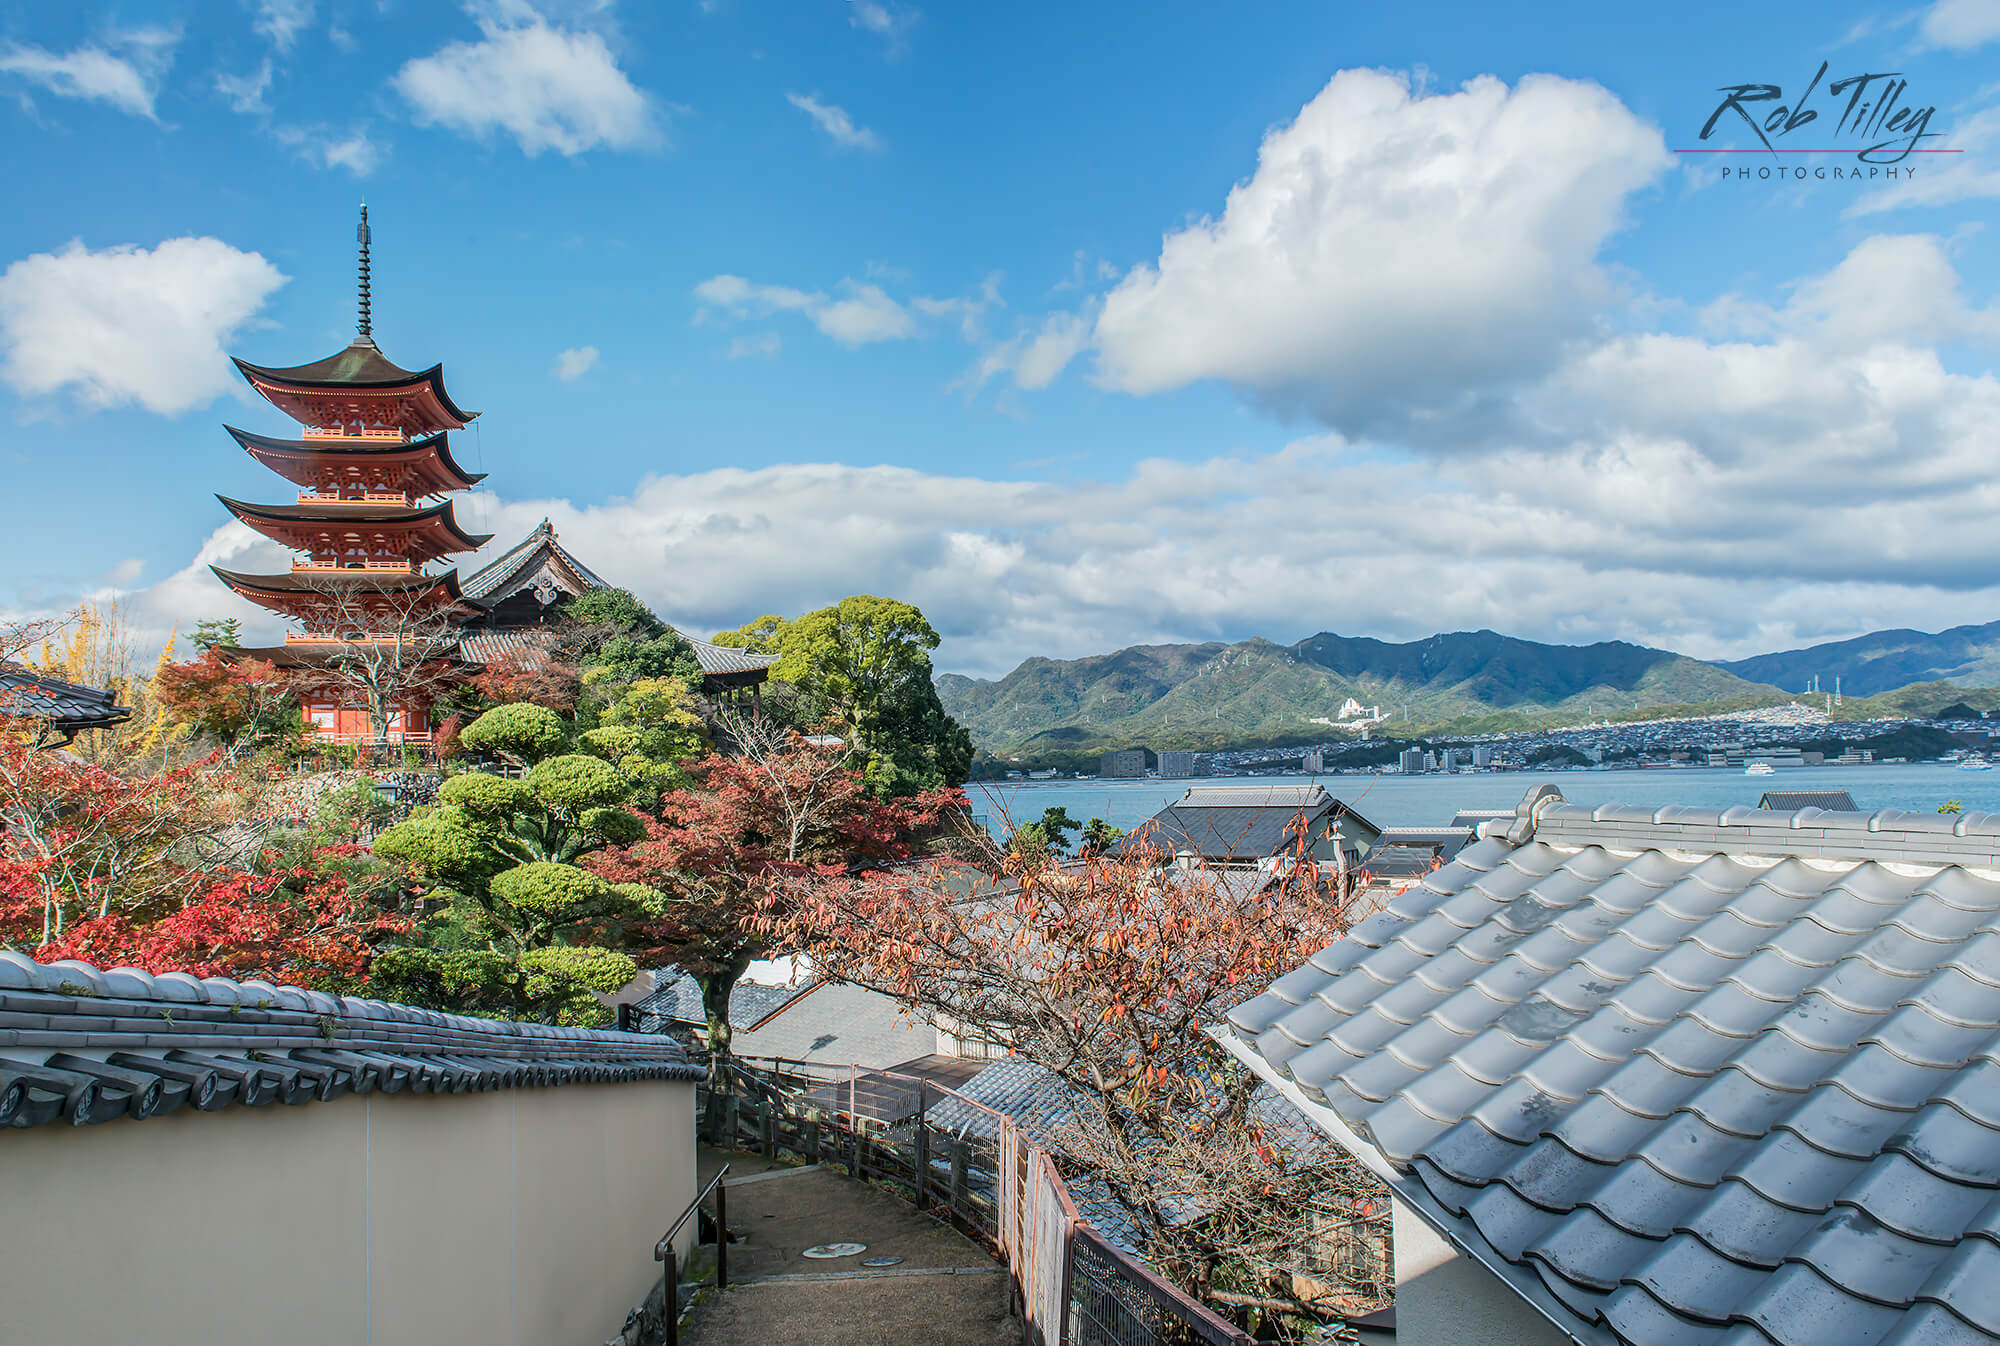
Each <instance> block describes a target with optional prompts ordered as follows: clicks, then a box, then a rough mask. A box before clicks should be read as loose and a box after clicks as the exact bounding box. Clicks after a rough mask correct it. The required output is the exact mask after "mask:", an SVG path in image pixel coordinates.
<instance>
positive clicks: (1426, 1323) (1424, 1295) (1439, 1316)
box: [1394, 1201, 1574, 1346]
mask: <svg viewBox="0 0 2000 1346" xmlns="http://www.w3.org/2000/svg"><path fill="white" fill-rule="evenodd" d="M1394 1220H1395V1225H1394V1238H1395V1252H1396V1337H1395V1341H1396V1346H1469V1343H1474V1342H1476V1343H1478V1346H1567V1344H1568V1343H1569V1342H1571V1341H1572V1340H1574V1339H1573V1338H1572V1337H1571V1336H1570V1335H1569V1334H1568V1333H1567V1332H1564V1331H1562V1330H1561V1329H1560V1328H1558V1327H1556V1325H1555V1324H1554V1323H1551V1322H1550V1321H1549V1320H1548V1319H1546V1318H1544V1317H1543V1316H1542V1315H1541V1314H1540V1313H1539V1312H1537V1311H1536V1310H1535V1309H1534V1308H1533V1307H1532V1306H1531V1305H1529V1303H1528V1302H1527V1301H1526V1300H1524V1299H1522V1298H1521V1296H1520V1295H1518V1294H1516V1293H1515V1292H1514V1289H1513V1287H1511V1286H1509V1285H1508V1284H1507V1283H1506V1282H1504V1281H1502V1280H1501V1279H1500V1278H1499V1277H1498V1276H1495V1275H1494V1274H1493V1273H1492V1272H1490V1271H1488V1270H1487V1269H1486V1268H1485V1267H1483V1266H1481V1265H1479V1263H1477V1262H1475V1261H1473V1260H1472V1259H1471V1258H1469V1257H1466V1256H1464V1255H1462V1254H1460V1253H1459V1252H1458V1251H1457V1250H1456V1249H1454V1248H1453V1247H1452V1246H1451V1244H1449V1243H1447V1242H1446V1241H1445V1240H1444V1238H1443V1237H1441V1236H1440V1235H1439V1234H1438V1233H1437V1231H1436V1230H1434V1229H1432V1228H1431V1227H1430V1226H1429V1225H1427V1224H1425V1223H1424V1222H1423V1220H1422V1218H1421V1217H1419V1216H1418V1215H1417V1213H1416V1212H1415V1211H1412V1210H1411V1209H1410V1208H1409V1207H1408V1206H1406V1205H1404V1204H1403V1203H1402V1202H1401V1201H1398V1202H1396V1203H1394Z"/></svg>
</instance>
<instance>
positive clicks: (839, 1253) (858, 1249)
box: [799, 1243, 868, 1257]
mask: <svg viewBox="0 0 2000 1346" xmlns="http://www.w3.org/2000/svg"><path fill="white" fill-rule="evenodd" d="M867 1251H868V1245H867V1244H865V1243H822V1244H819V1245H817V1246H816V1247H812V1248H808V1249H806V1250H805V1251H804V1252H803V1253H800V1254H799V1256H801V1257H852V1256H854V1254H856V1253H865V1252H867Z"/></svg>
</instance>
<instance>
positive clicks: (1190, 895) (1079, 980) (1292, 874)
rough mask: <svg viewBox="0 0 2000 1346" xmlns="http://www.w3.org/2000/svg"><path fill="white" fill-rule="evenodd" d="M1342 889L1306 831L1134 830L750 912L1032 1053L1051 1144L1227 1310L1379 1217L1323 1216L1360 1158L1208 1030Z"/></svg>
mask: <svg viewBox="0 0 2000 1346" xmlns="http://www.w3.org/2000/svg"><path fill="white" fill-rule="evenodd" d="M1302 834H1303V829H1301V835H1302ZM1342 892H1343V889H1342V885H1341V884H1340V883H1339V882H1338V876H1336V875H1333V874H1329V873H1324V872H1322V871H1321V870H1320V868H1319V867H1318V866H1317V865H1316V864H1315V863H1314V861H1313V858H1312V855H1311V853H1310V851H1309V850H1307V849H1306V848H1305V846H1304V845H1303V843H1302V842H1298V843H1296V844H1295V845H1294V847H1293V849H1292V853H1291V854H1288V855H1285V856H1282V857H1278V859H1277V861H1276V862H1275V863H1272V864H1267V865H1266V866H1264V867H1262V868H1259V869H1255V870H1216V871H1211V870H1208V869H1205V868H1203V867H1201V866H1200V865H1198V864H1191V863H1189V862H1188V861H1186V860H1181V859H1176V858H1175V857H1174V856H1173V855H1171V854H1169V853H1167V852H1166V851H1164V850H1163V849H1161V848H1160V847H1158V846H1156V845H1154V844H1152V843H1151V842H1150V840H1149V839H1148V838H1146V837H1145V836H1143V835H1142V836H1141V837H1139V838H1138V839H1137V840H1136V841H1135V842H1134V843H1132V844H1130V845H1129V846H1127V847H1125V848H1122V849H1121V851H1120V852H1119V853H1118V854H1116V855H1091V856H1087V857H1085V858H1083V859H1082V860H1080V861H1065V860H1062V859H1061V858H1060V857H1055V856H1052V855H1050V854H1048V853H1047V852H1046V850H1043V851H1039V852H1037V851H1033V850H1028V851H1025V852H1024V851H1018V850H1017V851H1015V852H1013V853H1010V854H1007V855H1006V856H1004V857H1003V858H1000V859H998V860H997V861H996V862H995V863H994V864H993V866H992V867H991V869H990V870H988V871H986V872H982V871H981V870H979V869H977V868H975V867H973V866H971V865H965V864H953V863H944V862H940V863H935V864H929V865H923V866H918V867H912V868H905V869H901V870H897V871H893V872H888V873H876V874H866V875H859V876H841V877H838V878H829V877H826V876H805V877H802V878H800V879H798V880H795V881H791V882H789V883H785V884H779V885H774V886H773V887H771V888H770V889H769V890H768V894H767V897H766V903H765V909H764V912H763V913H762V915H761V918H760V919H759V921H758V922H756V928H757V929H758V930H759V931H760V932H762V933H763V934H764V935H765V937H766V938H768V939H770V940H772V941H773V942H775V943H780V944H783V945H785V946H787V947H791V948H796V949H798V950H800V951H802V952H804V953H806V954H807V955H809V956H810V957H811V958H812V960H813V962H814V964H815V965H816V966H817V967H818V968H819V969H820V970H821V971H822V972H823V973H825V974H827V975H830V976H834V977H838V978H841V979H843V980H847V981H852V982H855V983H857V984H860V985H863V986H869V987H873V988H875V989H877V990H879V991H882V992H884V993H886V994H889V995H893V996H895V997H897V998H898V999H900V1000H902V1001H903V1002H904V1003H905V1004H907V1005H910V1006H912V1007H913V1008H916V1009H919V1010H922V1011H925V1012H927V1013H928V1014H930V1015H931V1016H933V1017H934V1018H936V1019H937V1020H938V1021H939V1022H941V1023H945V1024H948V1025H950V1026H951V1027H952V1028H953V1029H954V1031H956V1032H957V1033H959V1035H960V1036H962V1037H965V1038H968V1039H983V1040H985V1041H986V1042H989V1043H992V1044H994V1045H996V1046H999V1047H1004V1048H1006V1049H1007V1050H1008V1051H1009V1053H1010V1054H1011V1055H1013V1056H1014V1057H1015V1058H1016V1059H1019V1060H1023V1061H1025V1062H1027V1063H1031V1064H1032V1065H1034V1066H1037V1067H1039V1068H1040V1069H1041V1071H1042V1072H1044V1074H1045V1078H1046V1080H1047V1081H1048V1090H1049V1092H1050V1094H1051V1095H1052V1096H1054V1097H1058V1098H1062V1099H1066V1100H1067V1103H1066V1105H1065V1106H1062V1107H1059V1108H1057V1109H1056V1116H1055V1119H1054V1120H1053V1121H1051V1122H1050V1123H1049V1124H1048V1129H1049V1131H1050V1132H1051V1133H1052V1134H1051V1135H1050V1137H1049V1141H1050V1143H1051V1145H1052V1148H1054V1149H1056V1150H1058V1151H1059V1152H1060V1153H1061V1155H1062V1156H1063V1159H1064V1162H1065V1163H1068V1164H1071V1165H1073V1166H1075V1167H1076V1168H1077V1169H1079V1170H1081V1171H1083V1172H1085V1173H1087V1174H1088V1175H1089V1176H1091V1177H1092V1178H1094V1179H1095V1180H1097V1181H1098V1182H1100V1183H1102V1184H1103V1187H1104V1188H1105V1189H1107V1190H1108V1191H1109V1192H1110V1193H1111V1194H1112V1195H1113V1196H1114V1197H1115V1198H1116V1199H1117V1201H1118V1202H1119V1203H1120V1204H1121V1205H1122V1206H1123V1207H1124V1208H1125V1210H1126V1211H1127V1212H1128V1213H1129V1215H1130V1217H1131V1218H1132V1220H1133V1222H1134V1223H1135V1225H1136V1226H1137V1227H1138V1228H1139V1229H1140V1230H1141V1231H1143V1233H1144V1235H1145V1239H1144V1241H1145V1243H1146V1245H1147V1246H1146V1251H1147V1253H1148V1255H1149V1256H1150V1257H1151V1258H1152V1259H1153V1262H1154V1265H1155V1266H1157V1267H1159V1268H1160V1269H1162V1270H1163V1271H1165V1272H1166V1273H1167V1274H1168V1275H1169V1276H1171V1277H1172V1278H1173V1279H1175V1280H1178V1281H1179V1282H1180V1283H1181V1284H1182V1285H1184V1286H1186V1287H1187V1288H1188V1289H1190V1290H1191V1291H1193V1292H1194V1293H1196V1294H1198V1295H1200V1296H1203V1297H1206V1298H1208V1299H1210V1300H1211V1302H1218V1303H1220V1304H1223V1305H1225V1306H1229V1307H1232V1308H1233V1309H1237V1310H1243V1311H1246V1312H1257V1313H1264V1312H1274V1311H1276V1312H1289V1311H1293V1310H1297V1311H1300V1312H1306V1311H1308V1310H1309V1304H1308V1300H1309V1298H1311V1297H1312V1296H1313V1295H1314V1294H1316V1293H1317V1292H1315V1291H1311V1290H1306V1289H1302V1288H1301V1287H1302V1285H1304V1281H1303V1280H1302V1278H1301V1273H1300V1257H1301V1253H1302V1251H1303V1250H1304V1249H1306V1248H1307V1247H1309V1246H1310V1245H1312V1244H1314V1243H1316V1242H1319V1241H1322V1240H1324V1239H1327V1238H1329V1237H1336V1238H1345V1237H1362V1238H1371V1239H1377V1240H1379V1239H1380V1238H1381V1236H1382V1231H1381V1230H1379V1229H1372V1228H1371V1229H1366V1230H1363V1229H1358V1228H1357V1229H1352V1230H1349V1229H1347V1228H1346V1227H1344V1226H1337V1225H1335V1224H1331V1223H1329V1220H1330V1219H1332V1218H1333V1217H1331V1216H1329V1215H1328V1214H1327V1212H1326V1211H1325V1210H1322V1209H1321V1204H1322V1203H1320V1200H1319V1198H1320V1197H1321V1196H1322V1195H1323V1194H1324V1193H1326V1192H1329V1191H1335V1192H1348V1191H1349V1190H1350V1189H1352V1190H1354V1191H1360V1190H1362V1189H1366V1191H1367V1192H1368V1193H1370V1194H1377V1193H1375V1188H1374V1184H1373V1179H1372V1178H1370V1177H1369V1176H1368V1175H1367V1174H1366V1173H1365V1172H1363V1171H1360V1170H1358V1169H1356V1168H1355V1167H1354V1166H1353V1165H1352V1164H1347V1163H1344V1161H1343V1160H1342V1159H1341V1158H1340V1157H1339V1156H1338V1155H1336V1154H1335V1153H1334V1152H1332V1151H1331V1150H1328V1149H1326V1148H1325V1147H1323V1146H1319V1145H1317V1144H1303V1145H1302V1144H1301V1143H1300V1135H1301V1134H1303V1133H1309V1132H1310V1131H1311V1128H1310V1127H1309V1126H1304V1125H1303V1124H1301V1125H1299V1126H1297V1127H1296V1128H1288V1127H1286V1126H1283V1125H1277V1124H1275V1122H1274V1114H1273V1112H1272V1110H1271V1106H1272V1105H1271V1104H1270V1102H1269V1101H1268V1100H1265V1099H1261V1098H1260V1096H1259V1095H1258V1093H1257V1081H1256V1079H1255V1077H1253V1076H1251V1075H1249V1074H1248V1073H1247V1072H1245V1071H1243V1070H1242V1069H1241V1068H1240V1067H1238V1066H1236V1065H1235V1064H1234V1062H1233V1061H1232V1060H1231V1059H1230V1058H1229V1057H1228V1056H1227V1054H1226V1053H1224V1052H1223V1051H1222V1050H1221V1048H1220V1047H1218V1046H1217V1044H1216V1043H1215V1042H1214V1041H1213V1039H1211V1037H1210V1036H1209V1032H1208V1030H1209V1027H1210V1026H1211V1025H1213V1024H1214V1023H1215V1022H1216V1021H1217V1020H1218V1019H1219V1018H1220V1016H1221V1015H1222V1014H1223V1013H1224V1012H1225V1011H1226V1010H1228V1009H1230V1008H1231V1007H1233V1006H1235V1005H1237V1004H1239V1003H1241V1002H1242V1001H1244V1000H1247V999H1249V998H1250V997H1251V996H1253V995H1255V994H1257V993H1258V992H1259V991H1261V990H1263V989H1264V988H1265V987H1266V986H1268V985H1269V984H1270V982H1271V981H1273V980H1274V979H1275V978H1277V977H1278V976H1280V975H1282V974H1283V973H1285V972H1288V971H1290V970H1291V969H1293V968H1295V967H1297V966H1298V965H1299V964H1300V963H1301V962H1302V961H1304V960H1305V959H1306V958H1308V957H1310V956H1311V955H1312V954H1314V953H1317V952H1318V951H1319V950H1321V949H1323V948H1325V947H1326V946H1328V945H1329V944H1332V943H1333V942H1335V941H1336V940H1338V939H1339V938H1341V936H1342V935H1343V934H1344V933H1345V932H1346V930H1347V928H1348V924H1349V914H1348V911H1347V909H1346V905H1345V902H1344V900H1343V897H1342ZM1383 1208H1384V1209H1386V1203H1385V1204H1384V1206H1383ZM1191 1212H1198V1213H1200V1214H1201V1216H1202V1217H1203V1218H1201V1219H1199V1220H1191V1219H1189V1218H1188V1216H1189V1214H1190V1213H1191ZM1341 1218H1345V1217H1341ZM1376 1223H1377V1224H1379V1223H1380V1222H1379V1221H1377V1222H1376ZM1350 1298H1352V1296H1351V1295H1350Z"/></svg>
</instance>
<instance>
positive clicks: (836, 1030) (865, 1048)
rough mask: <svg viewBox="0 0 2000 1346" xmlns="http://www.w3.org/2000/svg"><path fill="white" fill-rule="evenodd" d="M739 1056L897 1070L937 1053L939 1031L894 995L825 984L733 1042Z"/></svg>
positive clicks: (812, 988) (786, 1005)
mask: <svg viewBox="0 0 2000 1346" xmlns="http://www.w3.org/2000/svg"><path fill="white" fill-rule="evenodd" d="M730 1048H731V1050H733V1051H734V1052H735V1053H736V1054H737V1055H738V1056H769V1057H783V1058H785V1059H787V1060H792V1061H820V1062H828V1063H832V1064H837V1065H842V1066H847V1065H855V1066H860V1067H861V1068H863V1069H864V1070H865V1069H881V1068H883V1067H886V1066H893V1065H898V1064H900V1063H902V1062H904V1061H909V1060H912V1059H914V1058H916V1057H919V1056H929V1055H930V1054H931V1053H933V1052H935V1051H936V1050H937V1029H936V1028H935V1027H933V1026H932V1025H931V1023H930V1022H929V1021H928V1020H925V1019H922V1018H918V1017H914V1016H912V1015H910V1014H908V1013H905V1012H904V1010H903V1007H902V1005H901V1004H900V1003H899V1002H898V1001H897V1000H896V998H895V997H894V996H886V995H883V994H882V993H881V992H879V991H871V990H868V989H867V988H866V987H861V986H851V985H848V984H846V983H844V982H830V981H823V982H819V983H817V984H815V985H813V986H810V987H808V988H806V990H805V991H804V992H802V993H801V994H799V995H796V996H794V997H792V998H791V999H790V1000H788V1001H786V1002H785V1004H784V1005H783V1007H782V1009H781V1011H780V1012H777V1013H772V1014H768V1015H766V1016H765V1017H764V1018H763V1019H761V1020H760V1021H759V1022H758V1023H757V1024H756V1026H755V1027H751V1028H745V1029H741V1030H739V1031H738V1032H737V1033H736V1034H735V1035H734V1036H733V1037H732V1038H731V1040H730Z"/></svg>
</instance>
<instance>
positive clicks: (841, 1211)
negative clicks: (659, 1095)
mask: <svg viewBox="0 0 2000 1346" xmlns="http://www.w3.org/2000/svg"><path fill="white" fill-rule="evenodd" d="M725 1162H726V1163H728V1164H729V1166H730V1176H729V1179H728V1182H727V1186H728V1189H729V1225H730V1229H731V1230H732V1231H733V1232H734V1233H735V1235H736V1242H734V1243H732V1244H731V1245H730V1248H729V1278H730V1286H729V1288H728V1289H727V1290H725V1291H723V1292H722V1293H720V1294H717V1293H716V1292H715V1291H713V1290H710V1291H707V1292H705V1294H704V1297H703V1302H701V1303H700V1304H698V1305H697V1306H696V1307H695V1309H694V1311H693V1314H692V1316H691V1317H690V1319H689V1323H688V1326H687V1328H686V1329H685V1333H684V1335H683V1336H682V1338H681V1339H682V1340H683V1341H685V1342H688V1343H690V1346H850V1344H851V1343H856V1342H860V1343H875V1344H877V1346H888V1343H892V1342H902V1341H921V1342H923V1343H925V1346H1018V1343H1019V1342H1020V1339H1021V1329H1020V1324H1019V1323H1018V1321H1016V1320H1015V1319H1014V1318H1012V1317H1011V1316H1010V1315H1009V1314H1008V1311H1007V1276H1006V1269H1005V1268H1004V1267H1002V1266H1001V1265H1000V1264H999V1263H998V1262H995V1261H994V1260H993V1259H992V1258H991V1257H989V1256H988V1255H987V1254H986V1252H985V1250H984V1249H982V1248H980V1247H979V1246H978V1245H977V1244H975V1243H974V1242H972V1240H970V1239H968V1238H966V1237H965V1236H963V1235H962V1234H960V1233H958V1231H957V1230H954V1229H952V1228H950V1227H948V1226H946V1225H943V1224H940V1223H939V1222H938V1221H936V1220H933V1219H932V1218H930V1217H929V1216H928V1215H922V1214H919V1213H918V1212H917V1210H916V1208H915V1207H913V1206H909V1205H906V1204H904V1203H903V1202H901V1201H899V1200H897V1199H896V1198H895V1197H893V1196H890V1195H888V1194H887V1193H885V1192H882V1191H878V1190H877V1189H875V1188H872V1187H869V1186H867V1185H865V1184H863V1183H858V1182H854V1181H852V1180H851V1179H849V1178H848V1177H846V1176H845V1175H844V1174H842V1173H840V1172H837V1171H829V1170H825V1169H817V1168H812V1169H786V1168H783V1167H780V1166H776V1165H773V1164H771V1163H770V1162H769V1161H767V1160H764V1159H761V1158H758V1157H757V1156H755V1155H740V1154H723V1153H721V1152H719V1151H713V1150H707V1149H704V1150H703V1151H702V1152H701V1155H700V1161H699V1169H700V1173H701V1180H702V1181H703V1182H707V1181H708V1179H709V1178H710V1177H712V1176H713V1175H714V1174H715V1172H716V1170H718V1169H719V1168H721V1166H722V1165H723V1164H724V1163H725ZM822 1243H863V1244H866V1245H867V1251H866V1252H862V1253H856V1254H854V1255H852V1256H849V1257H840V1258H833V1259H827V1260H821V1259H816V1258H807V1257H804V1256H802V1255H801V1254H803V1253H804V1251H805V1250H806V1249H807V1248H810V1247H813V1246H814V1245H816V1244H822ZM874 1257H900V1258H902V1259H903V1260H902V1262H901V1263H900V1264H898V1265H896V1266H894V1267H887V1268H880V1269H871V1268H866V1267H863V1266H861V1265H860V1263H861V1261H862V1259H863V1258H874Z"/></svg>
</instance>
